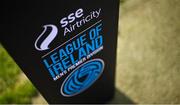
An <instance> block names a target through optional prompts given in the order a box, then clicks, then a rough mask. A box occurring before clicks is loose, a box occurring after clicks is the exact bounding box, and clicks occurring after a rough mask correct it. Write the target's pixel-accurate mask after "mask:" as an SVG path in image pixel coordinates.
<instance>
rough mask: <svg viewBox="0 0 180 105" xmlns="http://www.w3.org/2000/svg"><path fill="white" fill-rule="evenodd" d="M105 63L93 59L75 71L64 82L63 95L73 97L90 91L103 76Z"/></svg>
mask: <svg viewBox="0 0 180 105" xmlns="http://www.w3.org/2000/svg"><path fill="white" fill-rule="evenodd" d="M103 70H104V61H103V60H101V59H93V60H90V61H88V62H86V63H84V64H82V65H81V66H80V67H78V68H77V69H76V70H74V71H73V72H72V73H71V74H70V75H69V76H68V77H67V78H66V79H65V81H64V82H63V84H62V86H61V94H62V95H63V96H65V97H72V96H75V95H77V94H80V93H81V92H83V91H85V90H86V89H88V88H89V87H90V86H91V85H92V84H93V83H94V82H95V81H96V80H97V79H98V78H99V77H100V76H101V74H102V72H103Z"/></svg>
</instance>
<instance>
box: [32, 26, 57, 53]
mask: <svg viewBox="0 0 180 105" xmlns="http://www.w3.org/2000/svg"><path fill="white" fill-rule="evenodd" d="M48 28H50V29H51V32H50V34H49V35H48V36H47V37H46V38H45V39H44V41H42V42H41V44H38V43H39V42H40V41H41V38H43V37H44V34H45V33H46V32H47V29H48ZM57 34H58V28H57V27H56V26H55V25H52V24H51V25H45V26H44V31H43V32H42V33H41V35H40V36H39V37H38V38H37V40H36V42H35V48H36V49H37V50H39V51H44V50H48V49H49V45H50V43H51V42H52V41H53V40H54V39H55V37H56V36H57Z"/></svg>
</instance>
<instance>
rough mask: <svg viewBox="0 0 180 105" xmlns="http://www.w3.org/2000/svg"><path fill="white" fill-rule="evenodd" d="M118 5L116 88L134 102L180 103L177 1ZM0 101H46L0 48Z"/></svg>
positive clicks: (129, 0) (140, 0) (179, 1)
mask: <svg viewBox="0 0 180 105" xmlns="http://www.w3.org/2000/svg"><path fill="white" fill-rule="evenodd" d="M121 3H122V4H121V8H120V23H119V37H118V49H117V70H116V71H117V72H116V87H117V89H118V90H119V91H121V92H122V93H123V94H125V95H126V96H127V97H128V98H129V99H131V100H132V101H133V102H134V103H140V104H145V103H151V104H152V103H154V104H156V103H158V104H162V103H164V104H165V103H166V104H175V103H179V104H180V0H123V1H121ZM116 99H118V97H116ZM0 103H6V104H7V103H46V102H45V101H44V99H43V98H42V97H41V96H40V95H38V92H37V90H36V89H35V88H34V87H33V85H32V84H31V82H30V81H29V80H28V79H27V78H26V76H25V75H23V73H22V72H21V70H20V69H19V68H18V66H17V65H16V64H15V63H14V61H13V60H12V58H11V57H10V56H9V55H8V54H7V52H6V51H5V50H4V49H3V48H2V46H1V45H0Z"/></svg>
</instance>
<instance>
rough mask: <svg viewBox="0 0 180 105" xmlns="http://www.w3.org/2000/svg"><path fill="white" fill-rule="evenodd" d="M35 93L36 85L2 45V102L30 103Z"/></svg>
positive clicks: (0, 86)
mask: <svg viewBox="0 0 180 105" xmlns="http://www.w3.org/2000/svg"><path fill="white" fill-rule="evenodd" d="M35 95H37V92H36V89H35V88H34V86H33V85H32V84H31V82H30V81H29V80H28V79H27V78H26V77H25V76H24V75H23V74H22V73H21V71H20V69H19V68H18V66H17V65H16V64H15V62H14V61H13V60H12V59H11V57H10V56H9V55H8V53H7V52H6V51H5V50H4V48H3V47H2V46H1V45H0V104H13V103H17V104H30V103H31V101H32V100H31V98H32V97H33V96H35Z"/></svg>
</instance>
